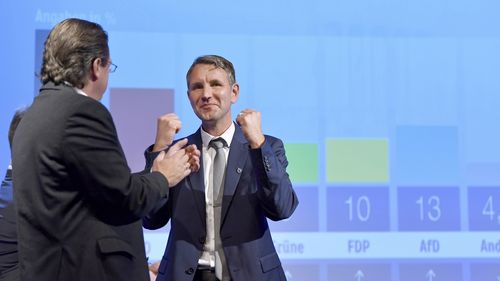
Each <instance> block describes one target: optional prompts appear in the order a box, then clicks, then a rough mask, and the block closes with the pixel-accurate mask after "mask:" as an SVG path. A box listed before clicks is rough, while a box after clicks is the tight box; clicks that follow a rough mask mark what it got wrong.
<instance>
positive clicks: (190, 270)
mask: <svg viewBox="0 0 500 281" xmlns="http://www.w3.org/2000/svg"><path fill="white" fill-rule="evenodd" d="M185 272H186V274H189V275H191V274H193V273H194V268H192V267H190V268H188V269H186V271H185Z"/></svg>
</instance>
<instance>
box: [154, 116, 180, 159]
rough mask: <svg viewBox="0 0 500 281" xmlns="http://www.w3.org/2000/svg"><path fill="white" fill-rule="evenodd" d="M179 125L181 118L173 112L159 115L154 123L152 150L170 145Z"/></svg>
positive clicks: (159, 149)
mask: <svg viewBox="0 0 500 281" xmlns="http://www.w3.org/2000/svg"><path fill="white" fill-rule="evenodd" d="M181 127H182V123H181V120H180V119H179V117H177V115H176V114H175V113H168V114H165V115H162V116H160V117H159V118H158V121H157V124H156V139H155V144H154V146H153V151H154V152H156V151H161V150H164V149H165V148H167V147H168V146H169V145H171V144H172V142H173V141H174V137H175V134H177V133H178V132H179V130H180V129H181Z"/></svg>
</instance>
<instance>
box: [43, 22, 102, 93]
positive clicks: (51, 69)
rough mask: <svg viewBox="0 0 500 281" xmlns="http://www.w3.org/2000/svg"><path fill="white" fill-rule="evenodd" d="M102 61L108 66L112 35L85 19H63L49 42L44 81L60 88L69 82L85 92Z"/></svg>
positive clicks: (44, 56)
mask: <svg viewBox="0 0 500 281" xmlns="http://www.w3.org/2000/svg"><path fill="white" fill-rule="evenodd" d="M98 58H100V59H101V60H102V64H103V65H105V64H106V63H108V60H109V47H108V35H107V34H106V32H105V31H104V30H103V29H102V27H101V26H100V25H99V24H97V23H94V22H90V21H86V20H82V19H74V18H71V19H66V20H63V21H62V22H60V23H59V24H57V25H56V26H55V27H54V28H53V29H52V30H51V31H50V33H49V36H48V37H47V40H46V41H45V49H44V51H43V63H42V70H41V73H40V80H41V81H42V83H43V84H45V83H47V82H49V81H51V82H53V83H55V84H56V85H59V84H61V83H63V82H67V83H70V84H71V85H73V86H74V87H77V88H80V89H81V88H83V86H84V84H85V81H86V79H87V78H88V76H89V75H90V71H91V67H92V63H93V62H94V60H95V59H98Z"/></svg>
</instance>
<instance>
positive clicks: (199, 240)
mask: <svg viewBox="0 0 500 281" xmlns="http://www.w3.org/2000/svg"><path fill="white" fill-rule="evenodd" d="M198 242H200V244H205V237H203V236H202V237H200V238H198Z"/></svg>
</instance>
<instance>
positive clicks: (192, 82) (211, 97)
mask: <svg viewBox="0 0 500 281" xmlns="http://www.w3.org/2000/svg"><path fill="white" fill-rule="evenodd" d="M188 79H189V81H188V97H189V101H190V102H191V107H193V110H194V112H195V114H196V116H198V118H200V119H201V120H202V122H203V123H204V124H212V125H215V124H219V123H228V124H229V122H231V104H233V103H235V102H236V101H237V100H238V94H239V86H238V84H236V83H235V84H234V85H230V84H229V80H228V75H227V73H226V72H225V71H224V70H223V69H221V68H215V67H214V66H213V65H209V64H197V65H195V66H194V68H193V69H192V71H191V74H190V75H189V78H188Z"/></svg>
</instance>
